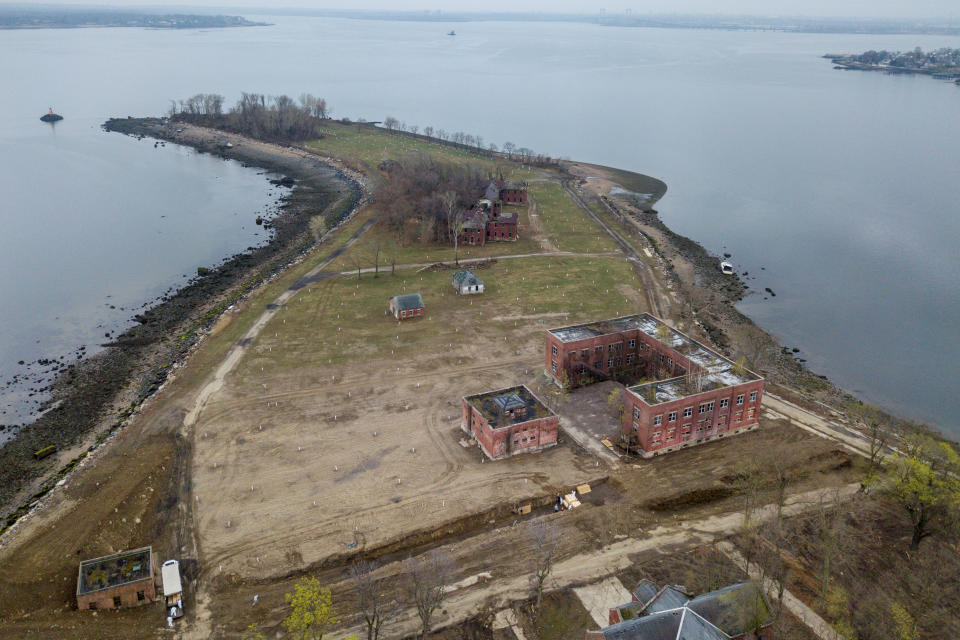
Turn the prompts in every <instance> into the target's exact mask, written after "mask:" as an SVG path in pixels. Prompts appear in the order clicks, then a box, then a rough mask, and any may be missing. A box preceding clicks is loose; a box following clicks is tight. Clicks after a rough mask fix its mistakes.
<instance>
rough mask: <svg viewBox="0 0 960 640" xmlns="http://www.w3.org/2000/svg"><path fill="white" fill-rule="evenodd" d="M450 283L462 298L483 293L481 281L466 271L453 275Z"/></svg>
mask: <svg viewBox="0 0 960 640" xmlns="http://www.w3.org/2000/svg"><path fill="white" fill-rule="evenodd" d="M452 283H453V288H454V289H456V290H457V293H459V294H460V295H462V296H465V295H470V294H473V293H483V280H481V279H480V278H478V277H477V276H476V275H475V274H474V273H473V272H472V271H468V270H467V269H462V270H460V271H457V272H456V273H454V274H453V280H452Z"/></svg>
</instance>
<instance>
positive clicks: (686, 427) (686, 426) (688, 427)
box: [680, 423, 690, 433]
mask: <svg viewBox="0 0 960 640" xmlns="http://www.w3.org/2000/svg"><path fill="white" fill-rule="evenodd" d="M680 429H681V430H682V431H683V432H684V433H689V431H690V424H689V423H687V424H685V425H683V426H682V427H680Z"/></svg>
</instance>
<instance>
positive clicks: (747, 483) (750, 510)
mask: <svg viewBox="0 0 960 640" xmlns="http://www.w3.org/2000/svg"><path fill="white" fill-rule="evenodd" d="M763 487H764V479H763V474H762V472H761V470H760V468H759V466H756V465H754V466H750V467H748V468H746V469H744V471H742V472H741V473H740V477H739V478H738V479H737V489H739V491H740V495H741V498H742V500H743V503H742V504H743V522H741V524H740V536H741V540H742V544H741V545H740V546H741V549H742V550H743V558H744V563H745V564H746V566H745V567H744V569H743V570H744V572H746V573H748V574H749V573H750V564H751V562H752V560H753V556H754V553H755V552H756V544H755V539H754V538H755V536H756V528H757V527H756V522H754V517H753V516H754V513H755V512H756V510H757V507H759V506H760V499H761V492H762V491H763Z"/></svg>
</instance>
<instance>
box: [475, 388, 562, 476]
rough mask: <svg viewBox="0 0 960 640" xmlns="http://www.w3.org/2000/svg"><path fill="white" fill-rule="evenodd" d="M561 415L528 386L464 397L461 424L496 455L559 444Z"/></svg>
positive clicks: (504, 455)
mask: <svg viewBox="0 0 960 640" xmlns="http://www.w3.org/2000/svg"><path fill="white" fill-rule="evenodd" d="M559 425H560V418H559V416H557V414H555V413H554V412H553V411H551V410H550V409H549V408H548V407H547V406H546V405H545V404H543V403H542V402H540V400H538V399H537V397H536V396H535V395H533V393H531V392H530V390H529V389H527V388H526V387H524V386H519V387H509V388H507V389H500V390H498V391H488V392H486V393H478V394H476V395H472V396H467V397H465V398H464V399H463V413H462V419H461V422H460V427H461V428H462V429H463V430H464V431H466V432H467V433H468V434H470V435H471V436H473V437H474V438H475V439H476V440H477V443H478V444H479V445H480V448H481V449H482V450H483V452H484V453H485V454H487V456H489V457H490V458H493V459H498V458H506V457H507V456H512V455H515V454H518V453H529V452H531V451H538V450H540V449H545V448H547V447H552V446H553V445H555V444H557V430H558V427H559Z"/></svg>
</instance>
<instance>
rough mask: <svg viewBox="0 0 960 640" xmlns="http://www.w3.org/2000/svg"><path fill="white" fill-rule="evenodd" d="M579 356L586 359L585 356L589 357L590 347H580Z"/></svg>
mask: <svg viewBox="0 0 960 640" xmlns="http://www.w3.org/2000/svg"><path fill="white" fill-rule="evenodd" d="M580 357H581V358H583V359H584V360H586V359H587V358H589V357H590V349H581V350H580Z"/></svg>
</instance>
